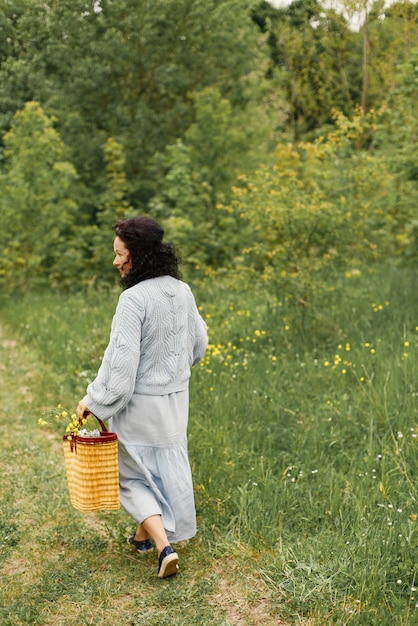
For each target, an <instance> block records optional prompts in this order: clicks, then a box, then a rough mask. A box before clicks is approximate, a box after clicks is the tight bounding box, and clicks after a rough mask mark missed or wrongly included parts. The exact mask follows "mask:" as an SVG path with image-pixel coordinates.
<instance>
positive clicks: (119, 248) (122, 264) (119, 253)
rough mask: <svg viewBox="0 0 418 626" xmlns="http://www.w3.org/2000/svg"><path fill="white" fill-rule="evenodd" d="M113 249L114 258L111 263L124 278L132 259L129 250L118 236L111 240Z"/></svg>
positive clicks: (130, 266)
mask: <svg viewBox="0 0 418 626" xmlns="http://www.w3.org/2000/svg"><path fill="white" fill-rule="evenodd" d="M113 249H114V251H115V260H114V261H113V265H115V266H116V267H117V268H118V270H119V274H120V275H121V278H125V276H127V275H128V272H129V270H130V269H131V268H132V259H131V255H130V254H129V250H128V248H127V247H126V246H125V244H124V243H123V241H122V239H121V238H120V237H116V238H115V241H114V242H113Z"/></svg>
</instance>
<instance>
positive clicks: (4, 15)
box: [0, 0, 418, 306]
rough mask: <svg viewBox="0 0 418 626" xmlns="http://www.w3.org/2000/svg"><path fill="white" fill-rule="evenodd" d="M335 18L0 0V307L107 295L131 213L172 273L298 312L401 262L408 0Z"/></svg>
mask: <svg viewBox="0 0 418 626" xmlns="http://www.w3.org/2000/svg"><path fill="white" fill-rule="evenodd" d="M342 8H344V10H345V12H346V13H345V14H346V16H347V17H343V15H342V14H341V13H338V12H336V11H335V10H334V9H332V8H325V6H323V5H322V4H321V3H319V2H316V1H315V0H295V1H294V2H293V3H292V4H290V6H288V7H287V8H281V9H277V8H274V7H273V6H271V5H270V4H268V3H267V2H259V1H257V2H251V1H248V2H242V1H240V0H154V1H153V2H149V1H147V0H118V1H117V2H115V1H112V0H100V1H86V0H71V1H69V0H64V1H63V0H60V1H54V0H51V1H50V2H44V1H40V0H7V1H6V0H2V1H1V3H0V135H1V152H0V157H1V161H0V211H1V216H2V228H1V231H0V245H1V249H2V255H1V258H0V288H1V290H2V293H3V297H7V295H8V294H11V293H13V292H20V293H24V292H26V291H27V290H28V289H32V288H40V287H52V288H54V289H58V288H59V289H64V288H66V289H74V288H80V286H82V285H90V286H91V285H94V284H103V283H104V284H114V282H115V273H114V270H113V268H112V264H111V260H112V235H113V233H112V230H111V226H112V224H113V223H114V222H115V219H116V218H123V217H125V216H128V215H133V214H141V213H149V214H151V215H152V216H154V217H155V218H157V219H158V220H161V221H162V223H163V224H164V226H165V229H166V232H167V237H168V238H169V239H171V240H172V241H173V242H175V243H176V244H177V245H179V248H180V252H181V254H182V257H183V259H184V262H185V263H184V275H185V278H186V279H191V278H193V279H194V280H204V279H205V277H209V280H210V281H212V280H214V279H215V277H216V280H218V281H220V280H225V281H226V285H227V286H228V288H230V289H234V288H238V289H240V288H241V287H242V285H243V284H244V285H247V286H248V285H249V284H252V283H253V282H254V288H255V289H260V288H263V287H265V286H266V285H268V291H269V292H271V290H272V289H273V290H280V293H282V294H283V293H286V295H287V297H288V298H289V299H293V300H294V301H297V302H299V303H301V302H302V303H303V306H305V305H306V303H307V302H309V301H310V299H311V298H312V297H314V296H315V293H316V294H320V292H321V280H322V276H323V272H324V271H325V272H326V271H328V269H329V268H331V269H332V270H335V269H337V270H339V269H342V268H343V269H344V270H345V271H347V270H349V271H351V270H353V269H356V267H357V266H358V265H359V263H362V262H367V263H374V262H376V261H379V259H388V258H393V259H395V260H396V261H397V262H398V261H409V260H411V259H416V256H417V243H416V233H417V228H418V221H417V214H416V205H417V194H418V162H417V160H418V159H417V154H418V147H417V146H418V142H417V132H418V117H417V115H416V114H417V99H418V5H417V4H414V3H411V2H395V3H393V4H392V5H391V6H390V7H386V8H385V7H384V4H383V2H380V1H377V2H374V3H369V2H365V1H364V0H361V1H360V2H353V1H352V0H350V1H349V0H345V1H344V3H343V5H342ZM355 11H357V12H360V14H361V15H362V19H363V22H362V26H361V27H360V29H359V30H358V31H353V30H352V29H350V27H349V24H350V21H349V16H350V15H352V14H353V13H354V12H355ZM262 283H264V285H263V284H262Z"/></svg>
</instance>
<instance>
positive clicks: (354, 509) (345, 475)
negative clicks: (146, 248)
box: [0, 267, 418, 626]
mask: <svg viewBox="0 0 418 626" xmlns="http://www.w3.org/2000/svg"><path fill="white" fill-rule="evenodd" d="M329 286H330V291H329V295H328V299H327V301H326V302H325V301H323V302H322V304H321V307H318V308H317V310H316V311H310V310H309V309H308V310H303V311H302V310H301V311H298V310H297V309H292V308H291V307H290V305H289V304H288V303H286V302H281V301H280V298H279V297H275V296H274V294H271V293H268V294H267V293H266V294H264V295H263V296H262V297H261V296H260V295H259V294H257V295H256V294H248V293H247V294H242V295H241V296H239V295H237V294H233V293H228V292H225V291H223V290H222V286H221V285H219V286H217V287H216V286H213V285H212V286H211V287H209V286H207V285H206V286H205V285H200V286H199V287H198V288H197V289H196V291H197V297H198V301H199V303H200V304H201V305H202V312H203V315H204V316H205V317H206V319H207V321H208V323H209V329H210V346H209V349H208V352H207V355H206V357H205V359H204V360H203V361H202V363H201V364H200V365H199V366H197V368H196V371H195V372H194V375H193V379H192V384H191V411H190V427H189V448H190V459H191V463H192V468H193V475H194V481H195V490H196V504H197V511H198V525H199V534H198V536H197V538H196V539H195V540H194V541H193V542H191V543H190V544H189V546H188V547H187V548H184V549H183V551H182V557H181V558H182V561H181V562H182V573H181V575H180V576H179V577H178V578H177V579H175V580H173V581H168V582H167V581H165V582H164V581H158V580H157V579H156V577H155V571H154V570H155V563H154V561H153V560H150V559H147V560H143V561H141V560H140V559H139V558H137V557H136V556H135V555H132V553H131V552H130V551H129V549H128V546H125V544H124V541H125V536H126V534H127V533H128V532H130V530H131V528H132V523H131V521H130V519H129V517H128V516H127V515H126V514H125V513H124V512H123V511H118V512H115V513H108V514H107V513H100V514H97V515H89V516H83V515H81V514H79V513H78V512H76V511H74V510H73V509H71V507H70V505H69V502H68V496H67V493H66V485H65V475H64V469H63V464H62V453H61V449H60V443H59V440H60V431H59V430H58V427H55V431H52V432H51V431H45V430H41V429H40V428H39V427H38V426H37V419H38V417H39V416H41V414H42V411H43V410H48V409H49V408H54V407H55V406H56V405H57V404H58V403H61V404H63V405H65V406H68V407H69V408H71V409H72V408H73V407H74V408H75V405H76V403H77V401H78V399H79V397H81V395H82V393H83V392H84V389H85V386H86V383H87V382H88V380H90V379H91V378H92V377H93V376H94V373H95V371H96V369H97V367H98V364H99V358H100V355H101V353H102V351H103V348H104V347H105V345H106V341H107V336H108V332H109V327H110V320H111V316H112V313H113V310H114V306H115V302H116V298H117V293H111V294H105V293H103V294H101V293H97V294H87V295H85V294H83V295H79V296H71V297H64V296H59V295H58V294H55V295H54V294H47V295H44V296H42V297H41V296H37V297H34V296H32V297H31V298H30V299H26V300H22V301H13V303H11V302H10V303H4V304H3V305H2V307H1V309H0V319H1V320H2V324H3V328H4V330H3V335H4V337H3V344H4V345H5V346H6V348H5V354H6V355H7V359H8V361H6V363H7V364H6V366H5V367H4V368H3V369H2V370H0V377H1V378H2V381H1V382H2V385H1V392H0V393H1V399H2V401H3V406H4V407H6V408H5V409H4V412H3V414H2V417H1V419H0V428H1V432H2V441H3V446H2V448H1V453H0V454H1V459H2V478H1V496H0V503H1V504H0V506H1V509H0V511H1V518H0V546H1V550H0V562H1V567H2V577H3V579H5V580H7V581H8V582H9V584H7V585H3V586H2V590H1V591H0V606H2V607H4V608H3V609H0V616H1V617H2V619H3V621H2V622H1V623H2V624H10V625H15V624H16V625H18V624H19V625H20V624H45V625H46V624H63V625H66V624H89V623H92V624H103V625H104V624H111V623H112V624H113V623H118V624H158V625H160V624H165V623H167V624H179V625H180V624H214V625H217V626H221V625H224V626H227V625H230V624H231V625H232V624H244V623H245V624H258V623H263V624H270V623H271V624H278V623H279V621H278V620H279V619H281V620H283V623H287V624H309V625H311V624H315V625H319V626H323V625H324V624H332V625H343V624H353V625H357V624H358V625H360V624H361V625H366V626H369V625H374V624H376V625H390V624H393V625H395V624H396V625H401V626H403V625H405V626H406V625H407V624H414V623H418V613H416V611H417V610H418V609H416V604H417V603H418V592H416V591H415V587H416V588H418V581H417V580H416V568H417V563H418V547H417V544H418V534H417V530H418V517H417V516H418V502H417V490H416V481H415V477H416V475H417V471H418V461H417V445H418V419H417V397H418V381H417V371H418V368H417V364H418V357H417V348H418V330H417V328H418V313H417V310H418V307H417V304H418V302H417V300H418V295H417V294H418V291H417V286H418V285H417V279H416V277H415V274H414V272H413V271H412V270H409V269H408V268H404V269H399V268H398V269H396V268H395V269H393V268H390V267H386V268H382V269H381V270H378V271H374V272H370V273H364V274H362V275H360V276H357V277H354V278H353V277H352V278H339V279H338V280H337V279H333V280H332V281H331V280H330V283H329ZM11 339H14V340H16V341H17V343H16V345H14V344H13V343H11V341H10V340H11ZM0 340H1V338H0ZM3 383H4V384H3ZM3 396H4V397H3ZM16 433H17V434H18V436H16ZM3 468H5V471H3ZM41 557H42V558H41ZM1 611H3V612H1Z"/></svg>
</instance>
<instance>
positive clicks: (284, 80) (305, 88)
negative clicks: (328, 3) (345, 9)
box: [253, 0, 353, 141]
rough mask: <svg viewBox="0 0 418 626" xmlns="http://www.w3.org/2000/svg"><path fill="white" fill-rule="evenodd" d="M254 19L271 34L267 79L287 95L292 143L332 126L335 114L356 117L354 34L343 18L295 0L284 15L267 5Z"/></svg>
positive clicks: (309, 2)
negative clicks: (351, 71) (350, 71)
mask: <svg viewBox="0 0 418 626" xmlns="http://www.w3.org/2000/svg"><path fill="white" fill-rule="evenodd" d="M253 19H254V20H255V22H256V23H257V24H258V25H259V27H260V28H261V30H262V32H265V33H267V34H268V43H269V46H270V54H271V65H270V68H269V70H268V73H267V76H268V77H269V78H270V79H272V80H274V82H277V85H278V88H279V89H280V88H281V89H285V91H286V94H287V102H288V103H289V110H288V116H289V117H288V122H289V124H290V125H291V127H292V129H293V138H294V140H296V141H297V140H298V139H300V138H301V137H303V136H306V133H311V134H312V133H313V131H315V130H316V129H318V128H321V127H322V126H324V125H327V124H332V123H333V120H332V110H333V109H335V108H337V109H339V110H341V111H344V112H345V113H346V114H350V113H352V112H353V99H352V85H351V84H350V83H349V81H348V77H347V63H348V60H349V54H350V48H351V43H352V33H351V32H350V30H349V28H348V23H347V22H346V20H345V19H344V18H343V17H342V16H341V15H339V14H338V13H337V12H336V11H333V10H331V9H326V8H324V7H323V6H322V5H321V4H319V2H318V1H317V0H295V1H294V2H292V3H291V4H290V5H289V6H288V7H286V8H282V9H275V8H273V7H272V6H270V5H268V4H267V3H266V2H263V3H261V5H259V7H258V9H257V10H256V11H254V13H253Z"/></svg>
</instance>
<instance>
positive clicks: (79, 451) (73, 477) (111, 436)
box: [63, 418, 119, 513]
mask: <svg viewBox="0 0 418 626" xmlns="http://www.w3.org/2000/svg"><path fill="white" fill-rule="evenodd" d="M96 419H98V418H96ZM98 422H99V423H100V426H101V428H102V432H101V433H100V437H81V436H79V435H77V436H76V437H74V439H72V440H71V441H69V440H68V435H65V436H64V442H63V445H64V460H65V469H66V472H67V480H68V489H69V492H70V501H71V504H72V505H73V507H74V508H76V509H78V510H79V511H82V512H83V513H89V512H92V511H101V510H103V511H109V510H114V509H118V508H119V473H118V438H117V435H116V434H115V433H109V432H107V431H106V426H105V425H104V423H103V422H102V421H101V420H99V419H98Z"/></svg>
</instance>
